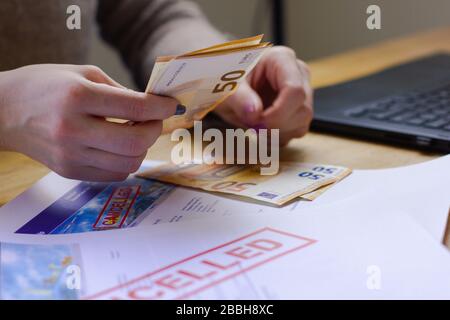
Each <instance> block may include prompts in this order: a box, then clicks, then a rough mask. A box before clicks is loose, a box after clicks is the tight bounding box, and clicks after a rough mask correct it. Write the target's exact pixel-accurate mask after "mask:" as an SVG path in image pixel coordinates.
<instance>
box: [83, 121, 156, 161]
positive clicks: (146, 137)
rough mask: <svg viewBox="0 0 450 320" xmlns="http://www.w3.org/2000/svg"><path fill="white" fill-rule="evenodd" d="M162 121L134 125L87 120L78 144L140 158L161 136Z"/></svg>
mask: <svg viewBox="0 0 450 320" xmlns="http://www.w3.org/2000/svg"><path fill="white" fill-rule="evenodd" d="M161 131H162V121H147V122H140V123H136V124H134V125H128V124H126V123H113V122H108V121H105V120H103V119H100V118H93V117H92V118H88V120H87V121H86V124H85V129H84V130H83V136H82V137H81V139H80V143H81V144H83V145H84V146H87V147H91V148H94V149H99V150H103V151H106V152H111V153H115V154H118V155H124V156H129V157H138V156H141V155H142V154H143V153H144V152H146V151H147V149H148V148H150V146H152V145H153V144H154V143H155V141H156V140H157V139H158V137H159V136H160V135H161Z"/></svg>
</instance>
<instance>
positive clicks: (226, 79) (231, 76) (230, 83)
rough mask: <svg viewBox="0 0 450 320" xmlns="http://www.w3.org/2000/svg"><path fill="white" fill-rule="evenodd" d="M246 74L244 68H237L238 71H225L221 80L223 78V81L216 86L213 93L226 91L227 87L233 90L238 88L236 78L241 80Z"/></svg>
mask: <svg viewBox="0 0 450 320" xmlns="http://www.w3.org/2000/svg"><path fill="white" fill-rule="evenodd" d="M244 75H245V71H244V70H236V71H231V72H228V73H225V74H224V75H223V76H222V78H220V80H222V81H223V83H218V84H217V85H216V86H215V87H214V90H213V93H220V92H224V91H225V89H227V88H228V90H229V91H233V90H234V89H236V86H237V81H236V80H239V79H240V78H242V77H243V76H244Z"/></svg>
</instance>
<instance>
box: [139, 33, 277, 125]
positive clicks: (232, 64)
mask: <svg viewBox="0 0 450 320" xmlns="http://www.w3.org/2000/svg"><path fill="white" fill-rule="evenodd" d="M262 37H263V36H262V35H259V36H256V37H251V38H246V39H240V40H235V41H231V42H226V43H223V44H219V45H216V46H212V47H208V48H205V49H201V50H197V51H193V52H189V53H186V54H183V55H179V56H164V57H158V58H157V60H156V63H155V65H154V67H153V71H152V74H151V76H150V80H149V82H148V85H147V89H146V90H145V92H147V93H152V94H156V95H162V96H168V97H172V98H175V99H177V100H178V101H179V102H180V103H181V104H182V105H184V106H186V113H185V114H183V115H175V116H173V117H171V118H169V119H167V120H165V121H164V122H163V133H169V132H172V131H173V130H175V129H177V128H190V127H192V126H193V123H194V121H197V120H201V119H203V117H204V116H206V114H207V113H208V112H210V111H212V110H213V109H214V108H215V107H216V106H217V105H219V104H220V103H221V102H222V101H224V100H225V99H226V98H227V97H228V96H230V95H231V94H233V93H234V92H235V91H236V90H237V88H238V86H239V84H240V83H241V82H242V81H244V79H245V78H246V76H247V75H248V74H249V73H250V71H251V70H252V69H253V67H254V66H255V65H256V64H257V63H258V61H259V59H260V58H261V56H262V54H263V53H264V51H265V50H266V49H267V48H269V47H270V46H271V44H270V43H268V42H265V43H261V41H262Z"/></svg>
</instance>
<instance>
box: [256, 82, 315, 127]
mask: <svg viewBox="0 0 450 320" xmlns="http://www.w3.org/2000/svg"><path fill="white" fill-rule="evenodd" d="M305 98H306V92H305V91H304V89H303V87H301V86H286V87H284V88H283V89H282V90H281V91H280V92H279V93H278V96H277V98H276V99H275V101H274V102H273V104H272V105H271V106H270V107H269V108H267V109H266V110H264V113H263V118H264V123H265V124H266V125H267V126H268V127H273V124H276V125H278V126H275V127H278V128H279V127H280V126H281V125H282V124H285V125H286V124H289V123H291V122H292V120H289V119H292V116H293V115H295V114H296V113H297V112H298V110H299V109H300V107H301V106H302V105H303V103H304V101H305Z"/></svg>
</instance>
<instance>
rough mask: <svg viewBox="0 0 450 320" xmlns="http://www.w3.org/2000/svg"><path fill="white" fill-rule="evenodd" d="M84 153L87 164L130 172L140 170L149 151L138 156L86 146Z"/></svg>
mask: <svg viewBox="0 0 450 320" xmlns="http://www.w3.org/2000/svg"><path fill="white" fill-rule="evenodd" d="M83 155H84V156H83V163H84V165H86V166H89V167H94V168H97V169H102V170H106V171H113V172H119V173H127V174H130V173H134V172H136V171H137V170H139V168H140V166H141V164H142V161H144V159H145V157H146V155H147V152H144V153H143V154H142V155H140V156H137V157H129V156H123V155H118V154H115V153H110V152H106V151H102V150H98V149H93V148H86V149H85V150H84V152H83Z"/></svg>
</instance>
